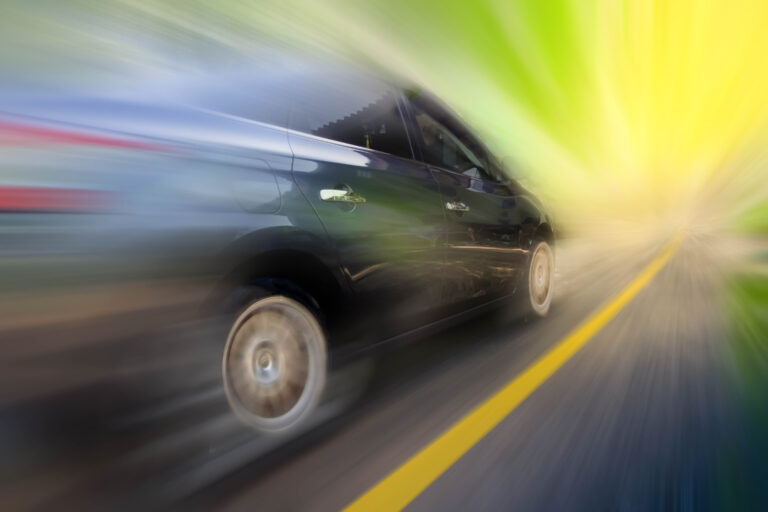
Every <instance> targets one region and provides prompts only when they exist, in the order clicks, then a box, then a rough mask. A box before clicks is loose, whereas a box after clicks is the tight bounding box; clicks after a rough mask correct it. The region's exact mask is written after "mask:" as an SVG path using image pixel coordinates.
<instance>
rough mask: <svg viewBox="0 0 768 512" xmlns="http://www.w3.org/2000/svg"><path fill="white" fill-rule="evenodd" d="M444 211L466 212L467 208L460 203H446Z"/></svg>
mask: <svg viewBox="0 0 768 512" xmlns="http://www.w3.org/2000/svg"><path fill="white" fill-rule="evenodd" d="M445 209H446V210H451V211H454V212H468V211H469V206H467V205H466V204H464V203H463V202H461V201H448V202H447V203H445Z"/></svg>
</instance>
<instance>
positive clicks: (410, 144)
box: [285, 85, 419, 163]
mask: <svg viewBox="0 0 768 512" xmlns="http://www.w3.org/2000/svg"><path fill="white" fill-rule="evenodd" d="M385 89H387V91H388V92H389V93H390V94H392V97H393V98H394V100H395V107H396V108H397V113H398V114H399V115H400V121H401V122H402V123H403V131H404V132H405V138H406V140H407V141H408V147H409V148H410V150H411V156H410V157H407V156H402V155H395V154H393V153H387V152H386V151H381V150H379V149H374V148H367V147H365V146H358V145H357V144H352V143H350V142H343V141H340V140H336V139H330V138H328V137H323V136H321V135H315V134H314V133H310V132H305V131H302V130H298V129H296V128H294V127H293V126H294V121H293V116H294V112H295V111H296V110H298V109H297V108H296V103H295V102H294V101H292V102H291V106H290V112H289V113H288V126H287V127H286V128H285V130H286V132H288V133H291V134H295V135H297V136H301V137H309V138H311V139H315V140H318V141H322V142H329V143H331V144H336V145H339V146H343V147H347V148H352V149H355V150H360V151H365V152H372V153H374V154H377V155H384V156H387V157H390V158H399V159H401V160H405V161H408V162H417V163H418V162H419V159H418V158H416V148H415V144H414V141H413V137H412V134H411V127H410V125H409V123H408V118H407V116H406V113H405V109H404V105H403V102H402V97H401V96H402V93H401V92H400V90H398V89H395V88H393V87H391V86H389V85H386V86H385Z"/></svg>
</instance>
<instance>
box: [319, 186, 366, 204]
mask: <svg viewBox="0 0 768 512" xmlns="http://www.w3.org/2000/svg"><path fill="white" fill-rule="evenodd" d="M320 199H322V200H323V201H326V202H329V203H364V202H365V198H364V197H363V196H361V195H360V194H356V193H355V192H353V191H352V189H351V188H348V187H347V188H324V189H322V190H321V191H320Z"/></svg>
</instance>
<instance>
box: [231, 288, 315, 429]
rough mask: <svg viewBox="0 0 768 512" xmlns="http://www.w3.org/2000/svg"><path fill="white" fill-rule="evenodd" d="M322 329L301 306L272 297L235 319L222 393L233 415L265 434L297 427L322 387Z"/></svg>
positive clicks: (287, 300)
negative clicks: (225, 395)
mask: <svg viewBox="0 0 768 512" xmlns="http://www.w3.org/2000/svg"><path fill="white" fill-rule="evenodd" d="M326 360H327V348H326V340H325V335H324V333H323V329H322V328H321V327H320V324H319V322H318V320H317V318H316V317H315V315H314V314H312V312H311V311H310V310H309V309H307V308H306V307H305V306H304V305H302V304H301V303H299V302H297V301H295V300H293V299H291V298H289V297H286V296H283V295H272V296H269V297H265V298H262V299H259V300H256V301H254V302H253V303H251V304H250V305H249V306H248V307H246V308H245V310H244V311H243V312H242V313H241V314H240V315H239V316H238V317H237V319H236V320H235V323H234V325H233V326H232V329H231V330H230V333H229V336H228V338H227V344H226V346H225V348H224V357H223V361H222V373H223V379H224V389H225V391H226V394H227V400H228V401H229V404H230V406H231V407H232V409H233V411H234V412H235V414H236V415H237V416H238V417H239V418H240V419H241V420H242V421H243V422H245V423H246V424H248V425H250V426H251V427H253V428H255V429H257V430H259V431H261V432H264V433H277V432H282V431H287V430H290V429H292V428H294V427H295V426H297V425H299V424H300V423H302V422H303V420H305V419H306V418H307V416H308V415H309V414H310V413H311V412H312V410H313V409H314V408H315V406H316V405H317V403H318V401H319V399H320V396H321V394H322V392H323V388H324V386H325V380H326V373H327V362H326Z"/></svg>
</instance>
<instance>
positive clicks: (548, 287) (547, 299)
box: [528, 241, 555, 316]
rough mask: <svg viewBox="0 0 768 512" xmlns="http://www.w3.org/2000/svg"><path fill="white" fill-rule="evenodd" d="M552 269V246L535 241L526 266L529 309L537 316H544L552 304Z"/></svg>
mask: <svg viewBox="0 0 768 512" xmlns="http://www.w3.org/2000/svg"><path fill="white" fill-rule="evenodd" d="M554 271H555V258H554V254H553V252H552V248H551V247H550V246H549V244H548V243H547V242H544V241H539V242H537V243H536V245H535V247H534V248H533V253H532V254H531V259H530V265H529V267H528V298H529V308H530V310H531V311H532V312H533V313H535V314H536V315H538V316H546V315H547V313H548V312H549V307H550V305H551V304H552V288H553V281H554Z"/></svg>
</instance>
